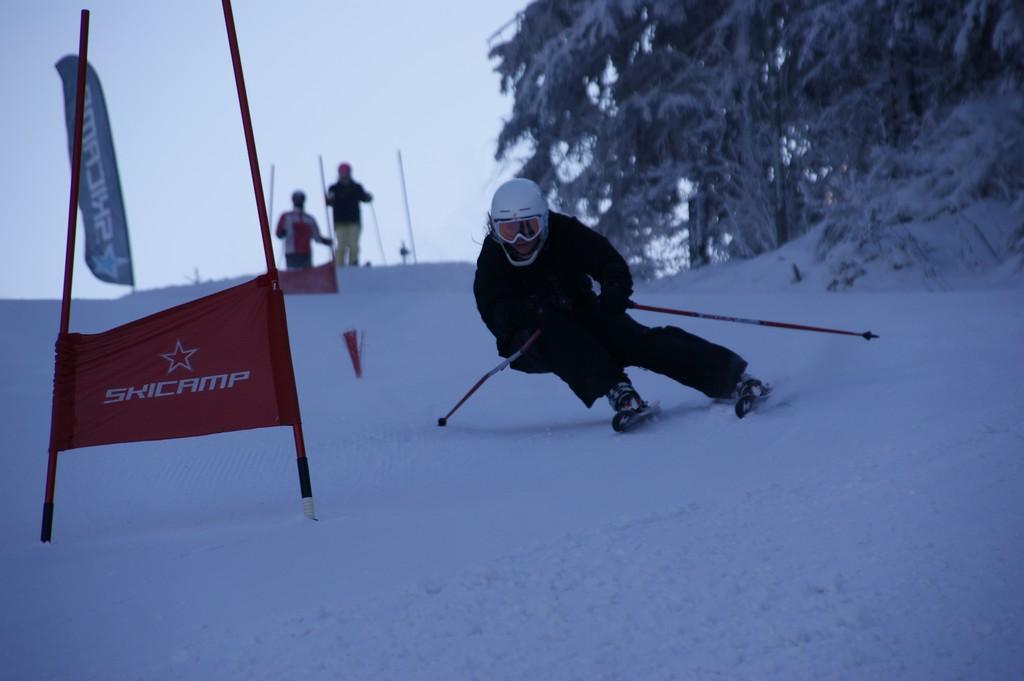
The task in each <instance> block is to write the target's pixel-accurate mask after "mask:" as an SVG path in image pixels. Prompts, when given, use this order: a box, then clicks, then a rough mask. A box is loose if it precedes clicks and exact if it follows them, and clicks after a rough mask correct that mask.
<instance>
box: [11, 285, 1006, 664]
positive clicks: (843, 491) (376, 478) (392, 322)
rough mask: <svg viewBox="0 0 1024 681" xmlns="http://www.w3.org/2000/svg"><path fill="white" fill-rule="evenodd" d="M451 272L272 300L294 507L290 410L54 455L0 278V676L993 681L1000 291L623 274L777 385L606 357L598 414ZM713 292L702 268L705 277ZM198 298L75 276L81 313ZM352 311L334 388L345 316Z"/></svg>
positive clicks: (102, 320) (43, 346)
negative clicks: (49, 493)
mask: <svg viewBox="0 0 1024 681" xmlns="http://www.w3.org/2000/svg"><path fill="white" fill-rule="evenodd" d="M471 279H472V268H471V267H468V266H462V265H450V266H443V265H442V266H418V267H409V268H397V267H396V268H375V269H374V271H346V270H343V271H342V293H341V294H339V295H338V296H307V297H289V298H288V303H287V304H288V322H289V329H290V334H291V339H292V341H291V342H292V352H293V357H294V361H295V370H296V378H297V381H298V387H299V396H300V401H301V407H302V412H303V422H304V428H305V433H306V440H307V451H308V452H309V456H310V466H311V472H312V482H313V491H314V496H315V498H316V503H317V509H318V512H319V517H320V522H318V523H311V522H309V521H306V520H304V519H302V518H301V515H300V513H299V503H298V501H299V500H298V485H297V484H296V480H295V464H294V451H293V449H292V443H291V434H290V432H288V431H287V430H286V429H268V430H258V431H249V432H242V433H230V434H224V435H218V436H212V437H207V438H197V439H191V440H177V441H165V442H153V443H139V444H133V445H116V446H109V447H98V448H92V449H89V450H82V451H78V452H70V453H66V454H62V455H61V468H60V478H59V481H58V485H57V490H58V492H57V503H56V512H55V529H54V542H53V544H51V545H45V546H44V545H40V544H39V542H38V527H39V513H40V507H41V494H42V489H43V478H44V474H45V443H46V433H47V432H48V428H49V399H50V390H51V386H52V359H53V350H52V349H53V340H54V338H53V335H54V334H55V328H56V321H57V314H58V305H57V304H56V303H54V302H53V301H35V302H26V301H0V313H2V314H4V315H5V316H6V317H7V318H8V319H11V320H13V319H17V320H18V324H8V325H6V327H5V330H4V331H3V332H2V333H0V362H2V366H3V369H2V374H3V376H4V379H3V382H2V384H0V399H2V400H3V406H4V410H3V413H4V416H3V418H4V422H3V426H4V432H5V433H6V434H7V440H8V445H7V447H5V450H6V456H5V457H4V458H3V463H2V470H0V473H2V475H0V503H2V504H3V511H4V512H3V513H2V514H0V532H3V538H4V540H5V541H4V542H3V548H2V549H0V561H2V566H3V568H2V569H3V576H4V579H3V580H0V603H2V607H0V613H2V614H0V643H2V645H0V669H2V670H5V672H4V674H3V676H4V678H12V679H182V678H189V679H205V678H209V679H213V678H232V679H234V678H239V679H268V680H269V679H281V678H306V679H812V678H813V679H822V678H836V679H879V678H900V679H959V678H971V679H1004V678H1018V677H1019V676H1020V675H1021V673H1022V669H1024V667H1022V663H1021V660H1022V659H1024V631H1022V622H1021V612H1022V609H1021V604H1022V603H1024V588H1022V582H1021V579H1020V565H1021V563H1022V557H1024V556H1022V553H1024V550H1022V547H1024V527H1022V526H1021V524H1020V518H1021V517H1022V512H1024V502H1022V501H1021V495H1020V492H1019V490H1020V489H1021V486H1022V485H1021V484H1022V482H1024V461H1022V459H1021V452H1024V421H1022V420H1021V418H1020V413H1021V407H1024V397H1022V395H1021V393H1020V391H1019V389H1018V386H1020V385H1021V384H1022V383H1024V364H1022V363H1021V362H1020V357H1021V355H1020V348H1021V347H1024V306H1021V305H1020V302H1021V300H1022V296H1021V291H1020V289H993V290H978V291H969V292H947V293H915V292H897V291H890V292H876V293H871V294H842V295H836V294H824V293H821V294H818V293H798V292H785V291H782V292H776V291H761V292H759V293H756V294H750V293H745V292H743V291H739V290H737V291H736V292H735V293H733V292H730V291H729V289H728V287H727V286H726V287H725V290H724V291H723V292H721V293H700V294H690V293H687V291H686V289H685V286H683V285H680V289H679V290H678V291H675V290H673V289H672V288H671V287H670V286H669V284H667V283H664V282H661V283H659V284H658V285H657V286H656V287H651V289H650V290H649V291H647V292H646V293H645V291H644V289H641V290H640V292H638V294H637V296H636V299H637V300H639V301H642V302H649V303H650V304H655V305H666V306H676V307H680V306H681V307H686V308H687V309H696V310H701V311H709V312H720V313H723V314H732V315H738V316H750V317H759V318H769V319H780V320H783V321H793V322H797V323H816V324H820V325H825V326H839V327H843V326H846V327H853V328H854V329H856V330H863V329H861V327H862V326H863V328H864V329H866V328H868V327H869V326H870V327H872V330H873V331H875V332H876V333H879V334H880V335H881V338H880V339H879V340H877V341H871V342H870V343H865V342H864V341H862V340H860V339H856V338H836V337H827V336H823V335H820V334H800V333H793V332H785V331H778V330H766V329H761V328H756V327H744V326H741V325H729V324H721V323H717V322H696V321H694V320H678V319H674V318H666V317H663V316H656V315H651V314H642V315H641V314H638V315H637V318H638V319H640V320H641V321H642V322H644V323H647V324H651V325H656V324H666V323H667V324H678V325H680V326H683V327H684V328H686V329H687V330H689V331H691V332H693V333H697V334H699V335H702V336H704V337H706V338H709V339H711V340H714V341H715V342H719V343H722V344H725V345H727V346H729V347H733V348H734V349H736V350H737V351H739V352H740V353H741V354H743V355H744V356H745V357H746V358H747V359H748V360H749V361H750V362H751V369H752V371H753V372H754V373H755V374H756V375H758V376H762V377H763V378H765V379H767V380H769V381H772V382H773V383H774V384H775V391H774V392H773V394H772V397H771V399H770V400H769V402H768V403H766V404H765V405H764V408H763V410H761V411H759V412H756V413H754V414H751V415H750V416H749V417H748V418H746V419H744V420H743V421H739V420H737V419H736V418H735V416H733V414H732V408H731V406H729V405H721V404H715V403H712V402H710V401H708V400H706V399H705V398H703V397H702V396H700V395H697V394H695V393H693V391H687V390H685V389H680V388H678V387H677V386H676V385H675V384H673V383H672V382H671V381H668V380H667V379H664V378H662V377H659V376H656V375H652V374H649V373H646V372H642V371H638V370H633V371H632V372H631V374H632V376H633V378H634V381H635V383H636V384H637V387H638V389H639V390H640V393H641V394H642V395H643V396H644V397H646V398H648V399H659V400H661V402H662V408H663V413H662V414H661V415H659V416H658V417H656V418H655V419H654V420H653V421H652V422H651V423H650V424H647V425H645V426H644V427H642V428H641V429H639V430H637V431H636V432H633V433H629V434H615V433H613V432H612V431H611V427H610V425H609V420H610V412H609V411H608V409H607V407H606V405H604V404H603V403H599V404H598V405H596V406H595V407H594V408H593V409H591V410H589V411H588V410H586V409H584V408H583V407H582V406H581V405H580V404H579V403H578V402H577V401H576V400H575V398H573V397H572V395H571V394H570V393H569V391H568V390H567V389H566V388H565V387H564V386H563V385H561V384H560V382H559V381H558V380H557V379H555V378H553V377H550V376H526V375H522V374H518V373H515V372H512V371H505V372H502V373H500V374H498V375H496V376H494V377H492V378H491V379H490V381H489V382H488V383H487V384H485V385H484V387H483V388H481V389H480V391H479V392H478V393H477V394H476V395H474V396H473V398H472V399H471V400H470V401H468V402H467V403H466V404H465V405H464V406H463V407H462V409H460V410H459V411H458V412H457V413H456V414H455V415H454V416H453V417H452V418H451V420H450V422H449V425H448V426H447V427H446V428H443V429H442V428H438V427H437V426H436V419H437V417H438V416H441V415H443V414H444V413H446V412H447V411H448V409H450V408H451V406H452V405H453V404H454V403H455V401H457V399H458V398H459V397H460V396H461V395H462V394H463V392H464V391H465V390H467V389H468V388H469V386H470V385H471V384H472V383H473V382H474V381H475V380H476V379H477V378H479V376H480V375H482V374H483V373H484V372H485V371H486V370H487V369H489V368H490V367H492V366H494V364H495V363H496V362H497V361H498V358H497V356H496V354H495V352H494V346H493V340H492V339H491V338H490V336H489V335H488V334H487V332H486V330H485V329H484V328H483V327H482V324H481V323H480V322H479V319H478V317H477V315H476V311H475V308H474V306H473V302H472V297H471V294H470V292H469V284H470V282H471ZM704 285H705V286H707V282H706V281H705V282H704ZM206 292H209V291H206V290H200V289H189V288H182V289H170V290H167V291H155V292H140V293H137V294H134V295H132V296H127V297H126V298H124V299H122V300H119V301H103V302H96V301H76V302H75V305H74V307H73V311H72V327H73V329H74V330H82V331H96V330H100V329H104V328H109V327H110V326H111V325H114V324H118V323H122V322H125V321H129V320H130V319H133V318H135V317H137V316H139V315H141V314H146V313H148V312H152V311H155V310H157V309H161V308H163V307H166V306H167V305H170V304H174V303H177V302H181V301H183V300H187V299H190V298H192V297H195V296H196V295H199V294H201V293H206ZM348 328H356V329H359V330H362V331H365V332H366V334H367V335H366V346H365V356H364V367H365V372H366V373H365V376H364V378H363V379H362V380H361V381H356V380H355V379H354V378H353V376H352V369H351V365H350V364H349V363H348V357H347V355H346V354H345V351H344V347H343V345H342V343H341V339H340V333H341V332H342V331H344V330H346V329H348Z"/></svg>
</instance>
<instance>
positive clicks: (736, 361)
mask: <svg viewBox="0 0 1024 681" xmlns="http://www.w3.org/2000/svg"><path fill="white" fill-rule="evenodd" d="M539 328H540V331H541V334H540V336H538V338H537V340H536V341H535V342H534V344H533V345H532V346H530V349H529V350H528V351H527V352H526V353H524V354H523V355H522V356H521V357H519V358H518V359H517V360H516V361H515V362H513V363H512V365H511V366H512V368H513V369H518V370H519V371H525V372H527V373H548V372H551V373H554V374H555V375H556V376H558V377H559V378H561V379H562V380H563V381H565V382H566V383H568V384H569V387H570V388H571V389H572V391H573V392H574V393H576V396H577V397H579V398H580V399H581V400H582V401H583V403H584V404H586V405H587V406H588V407H590V406H591V405H593V404H594V402H595V401H596V400H597V399H598V398H600V397H602V396H604V395H606V394H607V393H608V391H609V390H610V389H611V387H612V386H613V385H615V384H616V383H619V382H622V381H626V380H628V379H627V378H626V374H625V373H624V371H623V370H624V368H625V367H627V366H635V367H640V368H643V369H648V370H649V371H654V372H656V373H659V374H662V375H664V376H668V377H669V378H672V379H675V380H676V381H678V382H679V383H682V384H683V385H685V386H689V387H691V388H694V389H696V390H699V391H701V392H702V393H704V394H705V395H707V396H708V397H712V398H725V397H729V396H730V395H731V394H732V392H733V390H734V389H735V387H736V384H737V382H739V380H740V376H741V375H742V374H743V371H744V369H746V368H747V363H746V361H744V360H743V358H742V357H740V356H739V355H737V354H736V353H735V352H733V351H732V350H729V349H728V348H725V347H722V346H721V345H715V344H714V343H711V342H708V341H706V340H704V339H703V338H700V337H699V336H695V335H693V334H691V333H687V332H686V331H683V330H682V329H680V328H677V327H675V326H659V327H654V328H651V327H648V326H644V325H643V324H640V323H639V322H637V321H636V320H634V319H633V318H632V317H630V316H629V315H627V314H626V313H624V312H623V313H621V314H607V313H605V312H603V311H602V310H601V309H600V308H597V307H596V306H595V308H594V309H591V310H584V311H582V312H580V311H565V310H561V309H555V310H550V311H548V310H546V311H545V312H544V313H543V314H541V316H540V320H539ZM524 340H525V339H524Z"/></svg>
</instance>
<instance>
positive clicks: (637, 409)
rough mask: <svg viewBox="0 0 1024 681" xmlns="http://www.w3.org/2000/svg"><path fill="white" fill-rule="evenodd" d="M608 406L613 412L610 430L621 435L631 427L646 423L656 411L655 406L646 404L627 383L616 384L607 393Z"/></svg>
mask: <svg viewBox="0 0 1024 681" xmlns="http://www.w3.org/2000/svg"><path fill="white" fill-rule="evenodd" d="M608 404H610V405H611V406H612V409H614V410H615V416H613V417H612V429H613V430H615V432H618V433H621V432H623V431H625V430H629V429H630V428H631V427H632V426H634V425H636V424H637V423H640V422H641V421H646V420H647V419H648V418H649V417H650V416H651V415H653V413H654V412H655V411H656V405H651V404H648V403H647V402H644V401H643V400H642V399H640V395H639V394H637V392H636V390H635V389H634V388H633V385H632V384H631V383H629V382H628V381H623V382H622V383H616V384H615V385H613V386H612V388H611V390H609V391H608Z"/></svg>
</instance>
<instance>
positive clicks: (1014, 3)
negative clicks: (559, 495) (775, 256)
mask: <svg viewBox="0 0 1024 681" xmlns="http://www.w3.org/2000/svg"><path fill="white" fill-rule="evenodd" d="M1022 5H1024V2H1021V0H945V1H938V2H933V1H930V0H820V1H816V0H723V1H722V2H716V3H706V2H700V1H698V0H536V1H535V2H532V3H531V4H530V5H529V6H528V7H527V8H526V10H525V11H524V12H523V13H521V15H520V16H519V20H518V24H517V29H516V31H515V34H514V35H512V36H511V37H510V38H508V39H507V40H505V41H504V42H502V43H500V44H498V45H496V46H495V47H494V48H493V49H492V52H491V56H492V57H493V58H494V59H496V60H497V66H496V71H497V72H498V73H499V74H500V76H501V87H502V90H503V91H504V92H507V93H511V94H512V95H513V97H514V105H513V110H512V116H511V117H510V119H509V120H508V121H507V122H506V125H505V127H504V129H503V130H502V132H501V135H500V137H499V141H498V149H497V153H496V156H497V158H498V159H506V160H511V161H513V162H516V163H519V164H520V165H521V167H520V168H519V172H520V174H522V175H524V176H527V177H531V178H532V179H534V180H536V181H537V182H538V183H540V184H541V186H542V187H543V188H544V189H545V190H546V191H547V192H549V195H550V196H551V198H552V200H553V201H554V202H555V203H556V205H559V206H560V207H561V208H562V209H563V210H566V211H569V212H573V213H575V214H577V215H580V216H581V217H583V218H585V219H587V220H588V221H589V222H591V224H593V225H595V227H596V228H597V229H598V230H599V231H601V232H602V233H604V234H606V235H607V236H608V237H609V238H610V239H611V240H612V241H613V243H615V244H616V246H617V247H619V248H620V250H622V251H623V253H624V254H625V255H626V257H627V259H628V260H629V262H630V264H631V266H632V267H633V268H634V271H635V272H637V273H638V274H640V275H641V276H645V275H646V276H651V275H658V274H661V273H665V272H671V271H675V270H678V269H679V268H680V267H684V266H699V265H702V264H705V263H708V262H713V261H716V260H719V259H723V258H728V257H746V256H750V255H755V254H758V253H762V252H764V251H766V250H770V249H773V248H776V247H778V246H779V245H781V244H782V243H785V242H786V241H787V240H790V239H792V238H795V237H797V236H800V235H801V234H803V233H804V232H805V231H806V230H807V229H809V228H810V227H811V226H812V225H815V224H818V223H822V222H823V223H825V225H826V229H825V230H824V232H825V235H826V236H825V238H824V239H823V241H822V245H821V249H822V252H823V253H824V252H827V251H829V250H830V249H831V248H833V247H835V246H836V245H838V244H839V243H841V242H850V241H851V240H852V241H865V240H868V241H872V240H873V241H876V242H877V241H879V240H881V239H883V238H884V236H885V234H886V226H887V225H889V224H893V222H894V221H896V222H898V221H899V220H901V219H904V220H905V219H907V216H908V214H910V213H913V214H915V215H917V214H925V213H927V212H928V210H926V209H924V208H923V207H922V206H923V205H924V204H925V203H930V205H931V209H933V208H934V201H930V200H926V199H922V198H921V196H922V194H921V193H920V192H917V194H916V196H917V197H918V199H921V200H920V201H919V203H920V204H922V205H921V206H918V207H916V208H913V209H911V208H910V207H909V206H908V205H904V206H902V207H901V208H898V209H897V208H895V207H893V206H887V205H883V204H884V203H885V200H884V199H883V198H882V197H886V196H894V195H899V194H900V193H899V192H895V193H894V192H893V191H891V190H892V189H893V188H894V187H899V186H903V185H907V184H909V183H912V182H914V181H916V180H921V179H922V177H923V176H932V175H942V174H947V175H948V174H952V175H954V176H956V177H959V178H960V180H962V181H960V182H958V183H955V184H956V185H957V187H959V189H960V191H959V193H955V194H954V196H957V197H959V198H958V199H957V200H959V201H961V202H963V201H966V200H969V198H970V196H974V195H977V194H978V193H984V192H995V193H996V194H1001V195H1004V196H1009V197H1012V196H1014V195H1015V194H1014V192H1019V189H1020V178H1021V174H1020V173H1017V174H1016V176H1015V175H1014V173H1016V172H1017V170H1018V169H1019V162H1016V161H1015V158H1020V156H1019V155H1017V156H1016V157H1015V156H1014V154H1016V153H1017V150H1018V149H1019V148H1020V143H1021V136H1020V135H1021V133H1020V130H1019V128H1020V126H1016V125H1014V123H1013V121H1012V120H1011V121H1009V122H1006V121H1002V120H1001V119H999V116H993V115H990V114H992V112H1001V113H1002V114H1006V115H1010V116H1012V115H1014V114H1015V113H1016V112H1017V111H1018V110H1019V106H1018V105H1017V104H1015V103H1014V102H1015V98H1019V97H1020V94H1021V84H1022V80H1024V78H1022V74H1024V68H1022V63H1024V59H1022V54H1024V47H1022V46H1024V37H1022V36H1024V28H1022V25H1024V20H1022V17H1024V11H1022ZM976 98H983V99H985V101H986V102H988V104H987V105H982V106H979V107H968V108H963V106H964V105H965V104H966V103H968V102H970V101H972V100H973V99H976ZM956 112H959V113H958V114H957V113H956ZM965 115H977V116H980V117H981V118H979V119H978V120H979V123H980V122H981V121H982V120H984V121H989V120H990V119H992V120H996V119H999V120H1000V124H999V125H997V126H996V128H995V130H996V132H994V133H991V134H989V133H985V132H979V131H974V130H971V129H970V126H969V125H966V126H965V125H964V118H963V117H964V116H965ZM954 116H957V118H956V119H955V120H954V118H951V117H954ZM1018 120H1019V119H1018ZM957 121H959V123H957ZM950 135H958V136H960V137H958V138H956V139H962V138H964V136H968V137H970V139H972V140H974V141H975V142H977V143H978V144H982V143H988V142H991V141H992V139H994V138H993V135H995V136H996V137H995V139H999V140H1001V141H1002V146H1000V145H993V144H987V146H984V147H983V154H982V158H977V157H976V158H975V160H976V161H978V162H977V163H972V162H971V161H970V159H967V158H962V157H960V156H958V154H957V153H955V151H954V150H953V147H952V146H949V145H953V146H955V142H956V140H955V139H954V138H952V137H949V136H950ZM947 146H949V148H948V149H947V148H946V147H947ZM943 149H946V151H948V152H949V153H944V152H943V151H942V150H943ZM931 152H934V153H931ZM935 162H940V163H962V165H960V166H956V167H946V166H942V165H938V166H936V167H931V166H932V165H933V164H934V163H935ZM924 184H925V185H928V186H929V187H931V189H930V191H932V193H934V192H935V191H936V188H937V187H939V186H947V185H948V184H949V183H948V182H947V183H945V184H943V183H940V182H931V183H929V182H924ZM972 192H973V193H972ZM948 198H949V197H946V199H947V202H948ZM890 203H891V202H890ZM905 203H906V202H905ZM908 211H909V212H908Z"/></svg>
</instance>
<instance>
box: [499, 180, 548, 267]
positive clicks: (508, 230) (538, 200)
mask: <svg viewBox="0 0 1024 681" xmlns="http://www.w3.org/2000/svg"><path fill="white" fill-rule="evenodd" d="M488 218H489V222H490V232H491V238H493V239H494V240H495V241H497V242H498V243H499V244H500V245H501V248H502V250H503V251H505V257H506V258H508V261H509V262H510V263H512V264H513V265H515V266H516V267H525V266H526V265H529V264H530V263H532V262H533V261H534V260H536V259H537V255H538V254H539V253H540V249H541V248H543V247H544V242H545V241H547V238H548V202H547V201H546V200H545V199H544V194H542V193H541V191H540V187H538V186H537V184H536V183H535V182H533V181H531V180H527V179H525V178H521V177H517V178H515V179H514V180H509V181H508V182H506V183H505V184H503V185H501V186H500V187H498V190H497V191H496V192H494V198H493V199H491V212H490V214H489V215H488Z"/></svg>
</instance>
